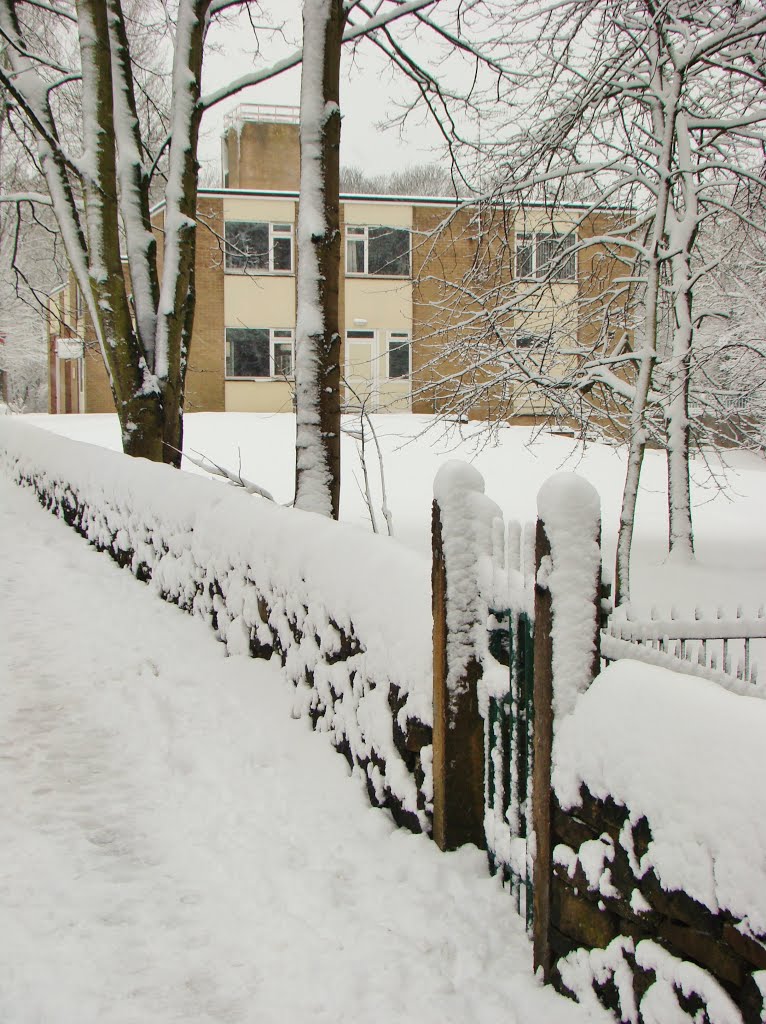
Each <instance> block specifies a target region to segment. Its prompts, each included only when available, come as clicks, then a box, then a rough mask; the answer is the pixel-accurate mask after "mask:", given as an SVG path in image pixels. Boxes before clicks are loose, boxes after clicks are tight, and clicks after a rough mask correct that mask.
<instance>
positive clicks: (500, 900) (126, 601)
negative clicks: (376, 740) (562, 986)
mask: <svg viewBox="0 0 766 1024" xmlns="http://www.w3.org/2000/svg"><path fill="white" fill-rule="evenodd" d="M289 709H290V693H289V689H288V687H287V686H286V685H285V684H284V683H283V681H282V680H281V678H280V674H279V672H278V671H277V670H276V669H275V668H273V667H272V666H268V665H264V664H262V663H256V662H252V661H249V660H246V659H242V658H225V657H224V655H223V649H222V647H221V646H220V645H219V644H217V643H216V642H215V640H214V639H213V637H212V636H211V635H210V634H208V633H207V632H206V630H205V628H204V626H203V625H202V624H201V623H200V622H197V621H194V620H192V619H191V618H189V617H188V616H186V615H184V614H182V613H180V612H179V611H177V610H176V609H175V608H172V607H168V606H165V605H163V604H162V603H161V602H159V601H157V600H156V599H154V598H153V597H152V596H151V595H150V594H149V592H148V591H147V590H146V589H145V588H144V587H143V586H142V585H141V584H140V583H137V582H136V581H135V580H133V579H132V577H130V576H129V575H128V574H127V573H124V572H121V571H120V570H119V569H117V567H116V566H114V565H113V564H112V563H111V562H110V561H109V560H108V559H107V558H106V557H105V556H102V555H98V554H97V553H95V552H94V551H93V550H91V549H90V548H88V547H87V545H86V544H85V543H84V542H83V541H82V540H81V539H79V538H78V537H77V536H76V535H75V534H74V533H73V532H72V531H70V530H69V529H67V528H66V527H65V526H64V525H63V524H61V523H58V522H56V521H55V520H54V519H53V518H52V517H51V516H50V515H49V514H48V513H46V512H44V511H42V509H40V507H39V506H38V505H37V503H36V502H35V500H34V498H33V497H32V496H31V495H30V494H28V493H26V492H22V491H20V490H18V489H16V488H15V487H13V486H12V485H11V484H9V483H8V482H7V480H5V479H4V478H2V477H0V802H1V804H0V805H1V806H2V815H0V908H1V910H2V928H0V1021H2V1024H32V1022H35V1024H129V1022H130V1024H132V1022H135V1024H170V1022H184V1024H195V1022H203V1021H204V1022H215V1024H224V1022H253V1024H256V1022H257V1024H269V1022H272V1021H273V1022H277V1021H279V1022H286V1024H302V1022H304V1021H311V1022H320V1021H321V1022H328V1024H329V1022H333V1024H337V1022H341V1021H352V1020H353V1021H366V1022H375V1021H381V1022H382V1021H385V1022H387V1024H392V1022H397V1021H408V1022H410V1021H418V1022H426V1024H430V1022H433V1024H437V1022H439V1024H444V1022H451V1021H454V1022H455V1024H466V1022H471V1024H478V1022H486V1024H500V1022H502V1024H514V1022H529V1024H533V1022H534V1024H536V1022H543V1024H557V1022H562V1024H564V1022H567V1024H569V1022H571V1024H576V1022H582V1021H586V1020H591V1019H593V1018H591V1017H589V1016H588V1015H586V1014H585V1012H584V1011H583V1010H581V1009H580V1008H579V1007H576V1006H575V1005H574V1004H572V1003H570V1002H568V1001H567V1000H564V999H561V998H559V997H558V996H556V995H555V994H554V993H553V992H552V991H550V990H546V989H542V988H541V987H540V986H538V985H537V984H536V982H535V980H534V978H533V977H532V974H531V968H530V951H529V946H528V944H527V941H526V939H525V937H524V934H523V930H522V928H521V925H520V922H519V921H518V919H516V918H515V917H514V915H513V913H512V911H511V906H510V900H509V899H508V898H507V897H506V896H505V894H503V893H502V892H501V891H500V890H499V889H498V887H497V885H496V883H495V882H494V881H493V880H491V879H489V878H487V876H486V871H485V868H484V861H483V857H482V856H481V855H480V854H478V853H477V852H476V851H475V850H465V851H461V852H460V853H458V854H453V855H449V856H445V855H443V854H440V853H439V852H438V851H437V850H436V848H435V847H434V846H433V845H432V844H431V843H429V842H428V841H427V840H426V839H424V838H423V837H415V836H411V835H409V834H408V833H406V832H404V831H401V830H398V829H396V828H394V826H393V825H392V823H391V822H390V820H389V818H388V817H387V815H386V814H384V813H382V812H380V811H375V810H372V809H371V808H369V806H368V805H367V803H366V799H365V797H364V795H363V792H362V784H361V782H360V781H359V780H358V779H352V778H349V772H348V769H347V767H346V765H345V762H344V760H343V759H342V758H341V757H339V756H338V755H337V754H336V753H335V752H333V751H332V750H331V749H330V747H329V744H328V741H327V740H326V738H325V737H322V736H318V735H315V734H313V733H312V732H311V731H310V729H309V727H308V725H307V724H306V723H305V722H303V721H294V720H292V719H291V717H290V711H289ZM599 1019H601V1018H599Z"/></svg>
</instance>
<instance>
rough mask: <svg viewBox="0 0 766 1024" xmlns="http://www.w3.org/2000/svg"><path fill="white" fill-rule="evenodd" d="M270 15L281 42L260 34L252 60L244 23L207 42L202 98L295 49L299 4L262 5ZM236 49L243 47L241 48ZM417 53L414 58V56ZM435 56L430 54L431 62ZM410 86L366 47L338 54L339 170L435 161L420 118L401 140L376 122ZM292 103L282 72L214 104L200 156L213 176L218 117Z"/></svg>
mask: <svg viewBox="0 0 766 1024" xmlns="http://www.w3.org/2000/svg"><path fill="white" fill-rule="evenodd" d="M264 6H265V7H267V8H271V12H272V13H271V20H272V24H275V25H276V24H279V23H280V22H283V23H284V33H285V36H286V38H285V39H282V38H280V37H279V36H278V35H275V34H266V33H261V47H262V51H263V52H262V53H261V54H260V55H257V56H256V57H255V58H254V57H253V55H252V39H253V36H252V30H251V29H250V27H249V25H248V24H247V22H246V21H244V20H243V22H242V23H241V24H240V25H238V26H235V25H233V24H232V25H230V26H229V27H227V28H225V29H216V30H215V34H214V35H211V43H212V44H213V52H210V53H209V55H208V56H207V57H206V64H205V80H204V91H205V92H207V91H209V90H210V89H213V88H217V87H219V86H221V85H224V84H225V83H226V82H227V81H230V80H231V79H232V78H233V77H236V76H238V75H242V74H245V73H247V72H248V71H249V70H252V69H254V68H257V69H260V68H265V67H268V66H269V65H270V64H272V63H273V62H274V61H275V60H278V59H280V58H281V57H284V56H286V55H287V54H289V53H292V52H293V51H294V50H295V49H297V48H298V47H299V46H300V45H301V32H302V26H301V3H300V0H266V3H265V4H264ZM243 44H244V45H243ZM421 52H422V51H421ZM436 58H437V53H436V51H435V49H434V51H433V59H434V60H436ZM411 89H412V87H411V86H410V87H409V89H408V87H407V83H406V82H405V81H404V80H403V77H402V76H401V75H400V74H399V73H398V72H393V71H392V70H391V68H390V67H389V66H387V63H386V61H385V58H384V57H383V56H379V55H378V52H377V51H376V50H375V48H374V46H373V45H372V44H370V43H369V42H362V43H360V44H358V45H357V48H356V50H355V52H353V53H352V51H351V50H350V49H349V48H348V47H346V48H345V51H344V58H343V68H342V79H341V98H340V102H341V110H342V113H343V126H342V132H341V163H342V164H343V165H344V166H351V165H356V166H360V167H362V168H363V169H364V170H366V171H368V172H369V173H376V172H379V171H393V170H397V169H400V168H402V167H404V166H407V165H409V164H414V163H431V162H438V161H440V160H441V159H443V153H442V152H441V151H440V149H439V141H440V140H439V134H438V131H437V130H436V128H435V127H433V126H432V125H431V124H429V123H428V122H427V121H426V120H425V118H424V116H423V115H421V114H416V115H413V119H412V121H411V123H409V124H408V125H407V126H406V129H405V132H404V134H403V135H401V134H400V132H399V131H398V130H397V129H391V130H388V131H382V130H381V129H380V127H379V125H380V123H381V122H383V121H384V120H386V119H387V118H388V117H389V116H391V115H392V114H395V113H396V104H397V102H401V101H403V100H404V99H405V98H406V96H407V95H411ZM299 100H300V68H295V69H293V70H292V71H288V72H286V73H285V74H283V75H281V76H280V77H279V78H276V79H274V80H272V81H269V82H265V83H263V84H262V85H259V86H256V87H255V88H252V89H248V90H246V91H244V92H242V93H240V94H239V96H238V97H236V98H234V99H231V100H228V101H225V102H223V103H221V104H220V105H219V106H218V107H217V108H215V109H214V110H213V111H211V112H210V113H209V114H207V115H206V116H205V119H204V121H203V137H202V139H201V156H202V159H203V161H205V162H206V164H207V166H210V162H212V164H213V165H214V167H215V169H216V171H218V169H219V164H220V142H219V139H220V136H221V132H222V125H223V117H224V114H225V113H227V112H229V111H231V110H233V109H234V108H235V107H236V106H237V105H238V104H240V103H279V104H288V105H295V106H297V105H298V103H299Z"/></svg>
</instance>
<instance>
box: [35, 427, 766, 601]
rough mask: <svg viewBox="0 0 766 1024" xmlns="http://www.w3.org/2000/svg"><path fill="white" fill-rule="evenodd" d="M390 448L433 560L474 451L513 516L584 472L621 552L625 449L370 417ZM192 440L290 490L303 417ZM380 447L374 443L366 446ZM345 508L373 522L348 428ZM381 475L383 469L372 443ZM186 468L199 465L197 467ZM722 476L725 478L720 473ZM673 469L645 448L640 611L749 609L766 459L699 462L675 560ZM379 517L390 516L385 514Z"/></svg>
mask: <svg viewBox="0 0 766 1024" xmlns="http://www.w3.org/2000/svg"><path fill="white" fill-rule="evenodd" d="M25 419H26V420H27V421H28V422H30V423H33V424H35V425H37V426H42V427H45V428H46V429H49V430H54V431H56V432H57V433H62V434H65V435H67V436H70V437H74V438H77V439H78V440H84V441H90V442H91V443H93V444H99V445H103V446H104V447H110V448H114V449H119V447H120V440H119V430H118V426H117V419H116V417H115V416H28V417H25ZM373 419H374V422H375V424H376V429H377V431H378V434H379V439H380V442H381V447H382V449H383V453H384V463H385V475H386V485H387V490H388V497H389V504H390V506H391V510H392V513H393V520H394V528H395V532H396V539H397V541H399V542H401V543H403V544H405V545H407V546H408V547H410V548H413V549H415V550H417V551H419V552H420V553H422V554H423V556H424V557H426V558H428V559H430V550H431V548H430V534H429V531H430V523H431V499H432V496H433V490H432V489H433V480H434V477H435V475H436V471H437V469H438V468H439V466H440V465H441V464H442V463H443V461H444V460H445V458H463V459H470V460H473V461H474V464H475V465H476V466H477V467H478V469H479V470H480V471H481V472H482V473H483V474H484V477H485V480H486V484H487V494H488V495H489V496H490V497H491V498H493V499H494V500H495V501H496V502H497V503H498V504H499V505H500V506H501V508H502V509H503V511H504V513H505V514H506V516H507V517H509V518H511V517H516V518H520V519H532V518H533V517H534V516H535V510H536V504H535V503H536V497H537V491H538V490H539V488H540V487H541V486H542V484H543V482H544V481H545V480H546V479H547V478H548V477H549V476H550V475H551V474H552V473H555V472H556V471H557V470H560V469H567V470H575V471H577V472H578V473H582V474H583V475H584V476H586V477H587V478H588V479H589V480H590V481H591V483H592V484H593V485H594V486H595V487H596V489H597V490H598V491H599V494H600V495H601V502H602V514H603V536H604V550H605V563H606V565H607V566H611V565H612V563H613V553H614V544H615V538H616V531H617V526H618V517H619V506H620V498H621V494H622V485H623V482H624V474H625V461H624V460H625V453H624V450H615V449H611V448H608V447H606V446H604V445H591V446H589V447H588V449H587V450H586V451H585V452H584V453H583V452H582V450H581V449H580V448H579V447H578V446H577V445H576V444H574V442H573V441H571V440H570V439H568V438H564V437H553V436H551V435H541V436H540V438H539V440H538V441H537V442H536V443H534V444H531V445H530V441H531V439H532V438H533V436H534V435H533V432H532V431H531V430H529V429H526V428H523V427H508V428H506V429H504V430H503V431H502V432H501V434H500V437H499V439H498V443H496V444H492V445H488V446H485V447H482V446H481V442H482V434H481V432H480V429H479V427H478V425H476V424H469V425H467V426H465V427H462V428H460V431H459V433H458V432H454V431H453V433H452V434H451V435H450V436H448V437H444V436H443V434H442V432H441V431H440V430H439V429H437V430H436V431H434V430H429V431H428V432H426V433H423V431H424V430H425V428H426V427H428V426H429V425H431V424H432V422H433V421H432V419H431V418H430V417H425V416H404V415H396V416H376V417H373ZM185 425H186V426H185V429H186V442H185V447H186V449H187V451H191V450H195V451H197V452H201V453H204V454H205V455H208V456H209V457H211V458H213V459H215V460H217V461H219V462H220V463H222V464H224V465H226V466H227V467H229V468H233V469H237V468H238V467H239V465H240V463H241V471H242V473H243V475H244V476H246V477H248V478H249V479H251V480H254V481H256V482H258V483H259V484H261V485H262V486H264V487H266V488H268V489H269V490H270V491H271V492H272V493H273V494H274V495H275V496H276V498H277V500H279V501H283V502H286V501H289V500H291V498H292V496H293V485H294V476H295V470H294V458H295V455H294V444H295V418H294V417H293V416H290V415H285V414H279V415H266V414H252V413H251V414H248V413H197V414H192V415H187V416H186V417H185ZM370 451H372V453H373V454H371V455H370V454H369V453H370ZM343 459H344V483H343V491H342V499H341V505H342V508H341V513H342V518H344V519H346V520H351V521H358V522H361V523H364V522H367V523H369V519H368V517H367V513H366V510H365V508H364V505H363V503H362V500H361V496H360V491H359V487H358V486H357V481H358V480H361V474H360V471H359V462H358V456H357V444H356V442H355V441H354V440H353V439H351V438H349V437H344V438H343ZM368 460H369V469H370V474H371V477H372V479H373V483H374V484H377V479H378V469H377V458H376V456H375V455H374V447H373V446H372V445H370V446H368ZM186 468H188V469H190V470H191V471H192V472H197V471H198V470H196V468H195V467H194V466H190V465H188V466H187V467H186ZM716 480H717V481H718V482H719V483H720V484H721V485H722V489H720V488H718V487H717V486H716V484H715V481H716ZM666 486H667V469H666V460H665V457H664V454H663V453H661V452H655V451H649V452H647V454H646V460H645V465H644V472H643V486H642V489H641V493H640V496H639V503H638V521H637V527H636V533H635V539H634V557H633V569H632V571H633V596H634V601H635V603H636V604H637V606H638V607H639V610H642V608H643V609H646V610H648V608H649V607H650V606H651V605H656V606H657V607H658V610H660V611H661V612H662V613H663V614H668V613H669V610H670V606H671V605H672V604H678V605H679V607H680V608H684V607H689V606H694V605H696V604H699V605H701V606H702V609H703V612H704V614H705V616H706V617H707V616H708V615H710V614H714V613H715V611H716V609H717V608H718V607H719V606H722V607H723V608H724V610H725V611H726V612H727V613H732V614H733V611H734V608H735V607H736V606H737V605H738V604H742V605H743V606H744V607H745V609H746V611H748V610H751V609H755V608H757V607H758V606H759V605H761V604H763V603H764V599H765V598H766V532H764V530H763V516H764V513H763V510H764V508H766V460H764V459H761V458H758V457H756V456H755V455H751V454H748V453H739V452H729V453H727V454H726V465H724V464H722V463H721V462H720V461H719V460H717V459H712V460H710V461H708V462H707V463H705V462H703V461H702V460H696V461H695V462H694V464H693V501H694V506H695V508H694V516H695V531H696V542H697V560H696V563H695V564H694V565H691V566H688V565H681V566H679V565H676V564H670V563H668V562H667V561H666V556H667V498H666ZM379 519H380V521H381V523H382V517H381V516H380V515H379Z"/></svg>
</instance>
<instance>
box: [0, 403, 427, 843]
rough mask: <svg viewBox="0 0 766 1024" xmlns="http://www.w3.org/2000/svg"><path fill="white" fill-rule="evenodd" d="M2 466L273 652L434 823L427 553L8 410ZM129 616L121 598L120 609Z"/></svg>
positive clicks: (97, 538) (190, 601)
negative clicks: (422, 555) (71, 436)
mask: <svg viewBox="0 0 766 1024" xmlns="http://www.w3.org/2000/svg"><path fill="white" fill-rule="evenodd" d="M0 465H2V466H3V468H4V470H5V472H6V473H7V474H9V475H10V476H11V477H12V478H13V479H14V480H15V481H16V482H17V483H19V484H22V485H24V486H27V487H30V488H31V489H32V490H34V491H35V493H36V494H37V496H38V498H39V500H40V502H41V503H42V504H43V506H44V507H46V508H48V509H49V510H50V511H51V512H53V513H54V514H55V515H57V516H59V517H60V518H61V519H63V520H65V521H66V522H67V523H68V524H69V525H70V526H72V527H74V529H76V530H77V531H78V532H79V533H81V534H82V535H83V536H84V537H85V538H86V539H87V540H88V541H90V543H91V544H93V545H94V546H95V547H96V548H98V549H99V550H101V551H105V552H107V553H108V554H109V555H111V557H112V558H114V559H115V561H117V562H118V563H119V564H120V565H121V566H124V567H126V568H128V569H130V571H131V572H132V573H133V574H134V575H135V576H136V577H137V578H138V579H140V580H143V581H144V582H146V583H148V585H149V586H150V587H151V588H152V590H153V591H154V592H155V593H157V594H158V595H159V596H161V597H162V598H163V599H165V600H166V601H170V602H172V603H173V604H176V605H178V607H179V608H181V609H183V610H185V611H187V612H189V613H191V614H193V615H197V616H199V617H200V618H201V619H203V620H204V621H206V622H207V623H208V624H209V625H210V626H212V628H213V629H214V631H215V633H216V636H217V637H218V638H219V639H220V640H221V641H223V642H224V643H225V644H226V645H227V648H228V650H229V651H230V652H231V653H233V654H250V655H252V656H254V657H265V658H269V657H271V656H272V655H276V656H278V657H279V658H280V659H281V661H282V664H283V665H284V667H285V669H286V671H287V674H288V676H289V678H290V679H291V680H292V682H293V683H294V685H295V712H296V714H299V715H305V716H308V717H310V718H311V721H312V723H313V724H314V726H315V728H316V729H317V730H320V731H325V732H327V733H329V735H330V737H331V739H332V742H333V743H334V745H335V746H336V747H337V748H338V749H339V750H341V751H342V752H343V753H344V754H345V755H346V757H347V758H348V760H349V761H350V762H351V763H352V764H354V765H356V766H358V767H359V769H360V770H361V771H362V772H363V773H364V777H365V780H366V783H367V788H368V792H369V795H370V799H371V801H372V802H373V803H374V804H376V805H379V806H386V807H389V808H390V809H391V811H392V813H393V815H394V817H395V818H396V820H397V821H398V822H399V823H400V824H403V825H406V826H407V827H409V828H411V829H413V830H415V831H428V830H429V829H430V812H431V806H430V802H431V788H432V779H431V764H430V754H431V746H430V743H431V619H430V615H429V606H428V566H427V564H426V563H425V562H424V561H423V560H421V559H418V557H417V556H415V555H413V553H412V552H411V551H405V550H403V549H400V548H399V547H398V546H396V545H395V544H393V543H392V542H390V541H387V540H384V539H383V538H380V537H375V536H372V535H370V534H368V533H366V532H365V531H362V530H360V529H356V528H354V527H350V526H344V525H340V524H338V523H334V522H332V521H330V520H327V519H324V518H323V517H320V516H316V515H312V514H310V513H305V512H300V511H298V510H295V509H289V510H288V509H284V508H280V507H278V506H275V505H274V504H273V503H271V502H268V501H266V500H264V499H262V498H259V497H255V496H248V495H245V494H244V493H243V492H241V491H235V490H233V489H230V488H226V487H225V486H223V485H221V484H219V483H216V482H213V481H210V480H205V479H203V478H200V477H196V476H192V475H190V474H186V473H182V472H179V471H178V470H174V469H171V468H169V467H166V466H160V465H156V464H153V463H148V462H145V461H143V460H138V459H130V458H127V457H125V456H123V455H121V454H119V453H115V452H110V451H106V450H104V449H100V448H96V447H93V446H91V445H86V444H81V443H78V442H75V441H71V440H68V439H66V438H62V437H58V436H55V435H53V434H51V433H48V432H47V431H43V430H38V429H36V428H34V427H31V426H29V425H27V424H24V423H23V421H21V420H19V419H18V418H15V417H3V418H2V420H1V421H0ZM115 614H116V615H119V609H115Z"/></svg>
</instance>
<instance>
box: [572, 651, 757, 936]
mask: <svg viewBox="0 0 766 1024" xmlns="http://www.w3.org/2000/svg"><path fill="white" fill-rule="evenodd" d="M765 740H766V704H764V702H763V701H762V700H758V699H756V698H751V697H740V696H736V695H734V694H731V693H729V692H728V691H726V690H724V689H722V688H721V687H720V686H718V685H716V684H715V683H713V682H710V681H708V680H706V679H700V678H690V677H688V676H684V675H680V674H678V673H674V672H670V671H668V670H667V669H662V668H657V667H654V666H650V665H643V664H640V663H639V662H636V661H630V660H628V659H625V660H623V661H620V662H617V663H615V664H614V665H611V666H610V667H609V668H607V669H606V670H605V671H604V672H603V673H602V674H601V675H600V676H599V677H598V678H597V679H596V680H595V682H594V683H593V684H592V686H591V687H590V689H589V690H588V691H587V693H585V694H584V695H583V696H582V697H580V699H579V700H578V702H577V706H576V708H575V709H574V711H573V713H572V714H571V715H569V716H568V717H567V718H566V719H565V720H564V721H563V722H561V723H560V725H559V728H558V731H557V733H556V738H555V740H554V748H553V776H552V780H553V785H554V789H555V791H556V794H557V796H558V799H559V801H560V803H561V805H562V806H563V807H564V808H565V809H568V808H571V807H574V806H576V805H577V804H578V803H579V790H580V785H581V783H584V784H585V785H586V786H587V787H588V789H589V790H590V792H591V793H592V794H593V795H594V796H596V797H598V798H600V799H604V798H606V797H607V796H608V795H611V796H612V797H613V799H614V800H616V801H617V802H618V803H620V804H622V805H623V806H626V807H627V808H628V809H629V811H630V818H631V821H632V822H636V821H637V820H638V819H639V818H640V817H641V816H642V815H643V816H646V818H647V820H648V822H649V825H650V827H651V831H652V842H651V843H650V845H649V847H648V850H647V851H646V853H645V854H644V856H643V857H642V858H641V860H640V862H639V865H638V866H639V871H640V873H641V874H643V873H644V872H645V871H647V870H648V869H649V868H650V867H651V868H653V869H654V871H655V873H656V874H657V877H658V878H659V880H660V882H661V884H662V885H663V887H664V888H665V889H668V890H672V889H683V890H684V891H686V892H687V893H688V894H689V895H690V896H692V897H694V898H695V899H697V900H698V901H699V902H701V903H703V904H704V905H705V906H707V907H709V908H710V910H712V911H713V912H717V911H718V910H719V909H723V910H727V911H728V912H729V913H731V914H732V915H733V916H734V917H735V918H738V919H741V920H742V921H743V925H742V928H743V930H744V931H746V932H747V931H750V933H751V934H754V935H761V936H763V935H766V787H764V784H763V780H764V778H766V742H764V741H765Z"/></svg>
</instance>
